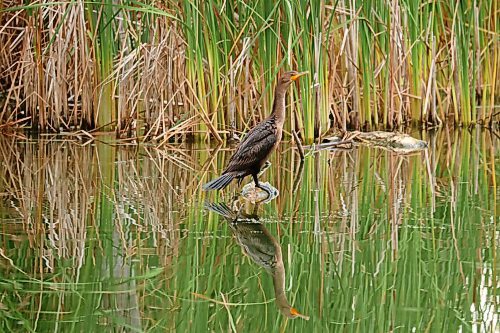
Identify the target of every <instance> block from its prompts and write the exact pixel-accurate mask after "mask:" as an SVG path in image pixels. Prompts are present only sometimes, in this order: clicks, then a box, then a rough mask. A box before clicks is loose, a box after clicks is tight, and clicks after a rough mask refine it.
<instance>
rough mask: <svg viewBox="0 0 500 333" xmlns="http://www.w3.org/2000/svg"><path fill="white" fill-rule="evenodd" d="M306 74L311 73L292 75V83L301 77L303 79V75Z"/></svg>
mask: <svg viewBox="0 0 500 333" xmlns="http://www.w3.org/2000/svg"><path fill="white" fill-rule="evenodd" d="M306 74H309V72H300V73H298V74H295V75H292V77H290V79H291V80H292V81H296V80H297V79H298V78H299V77H301V76H302V75H306Z"/></svg>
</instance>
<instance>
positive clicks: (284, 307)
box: [272, 249, 291, 313]
mask: <svg viewBox="0 0 500 333" xmlns="http://www.w3.org/2000/svg"><path fill="white" fill-rule="evenodd" d="M272 275H273V285H274V296H275V297H276V305H277V306H278V308H279V310H280V311H281V312H283V313H286V312H287V311H290V307H291V306H290V303H288V299H287V298H286V294H285V267H284V265H283V259H281V249H279V250H278V253H277V260H276V267H274V269H273V271H272Z"/></svg>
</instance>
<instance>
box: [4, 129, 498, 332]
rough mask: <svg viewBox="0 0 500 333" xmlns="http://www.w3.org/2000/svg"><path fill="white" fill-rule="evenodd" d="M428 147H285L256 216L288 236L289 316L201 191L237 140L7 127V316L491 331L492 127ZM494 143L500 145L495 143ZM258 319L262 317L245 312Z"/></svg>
mask: <svg viewBox="0 0 500 333" xmlns="http://www.w3.org/2000/svg"><path fill="white" fill-rule="evenodd" d="M414 135H415V136H420V135H422V137H423V139H425V140H426V141H428V142H429V149H428V150H426V151H424V152H421V153H418V154H412V155H397V154H395V153H392V152H389V151H385V150H381V149H373V148H362V147H361V148H357V149H354V150H352V151H321V152H316V153H314V154H312V155H309V156H307V157H306V159H305V161H304V162H303V163H301V161H300V158H299V156H298V154H297V153H296V150H295V149H294V148H293V147H292V146H290V145H287V144H284V145H283V146H282V147H281V148H280V150H279V151H278V152H277V154H276V155H275V156H274V157H273V159H272V163H273V165H272V168H269V169H268V170H267V171H266V173H264V175H263V176H262V179H263V181H270V182H272V183H273V185H274V186H275V187H277V188H278V189H279V190H280V196H278V197H277V198H276V199H275V200H274V201H272V202H271V203H270V204H268V205H264V206H260V207H258V211H257V212H258V215H259V216H260V219H261V221H262V222H263V223H264V224H265V226H266V228H267V229H268V230H269V232H270V233H271V234H272V235H273V237H275V238H276V239H277V240H278V241H279V243H280V245H281V248H282V252H283V260H284V266H285V271H286V286H287V289H286V293H287V297H288V299H289V301H290V302H291V303H292V304H293V305H294V306H295V307H297V308H298V309H299V310H300V311H301V312H302V313H304V314H306V315H308V316H310V317H311V320H309V321H303V320H300V319H296V320H293V321H291V320H287V319H286V318H285V317H283V316H281V315H280V314H279V311H278V310H277V308H276V307H275V305H274V300H273V298H274V293H273V287H272V281H271V279H270V277H269V275H268V274H266V272H265V271H263V270H262V269H260V268H259V267H257V266H256V265H255V264H253V263H252V261H251V260H250V259H249V258H247V257H245V256H244V255H243V254H242V251H241V248H240V246H239V245H237V244H236V242H235V241H234V239H233V237H232V234H231V231H230V230H229V228H228V227H227V225H226V224H225V222H224V221H222V220H221V219H220V218H219V217H218V216H217V215H216V214H213V213H208V212H206V211H204V210H203V204H204V202H205V201H206V200H208V201H226V202H230V200H231V197H232V192H233V191H235V190H236V188H235V187H234V186H232V187H231V188H229V189H228V191H225V192H219V193H210V194H209V195H207V194H206V193H204V192H202V191H201V188H200V184H201V183H203V182H204V181H206V180H208V179H210V178H212V176H213V174H214V173H217V172H218V171H220V170H221V169H222V166H223V165H224V164H225V162H226V161H227V159H228V158H229V156H230V153H231V148H230V147H224V146H218V145H211V146H202V145H189V144H183V145H181V146H179V145H177V146H167V147H165V149H162V150H158V149H155V148H153V147H147V146H146V147H141V148H137V147H135V146H132V145H129V146H116V145H114V144H105V143H103V142H102V141H106V139H105V138H101V140H99V142H94V143H88V144H82V143H81V142H80V141H76V140H75V141H67V140H66V141H61V140H57V139H55V138H49V137H44V138H43V139H42V140H40V141H32V140H28V139H23V140H19V139H8V138H1V139H0V140H1V141H0V154H1V155H0V156H1V159H0V161H2V162H1V163H2V168H0V199H1V200H0V219H1V222H2V223H1V226H2V232H1V233H0V249H1V252H0V258H1V259H0V271H1V279H0V295H1V298H0V299H1V303H0V304H1V307H2V311H0V325H1V327H2V329H4V330H8V331H37V332H39V331H54V330H56V331H65V332H67V331H70V332H71V331H77V332H79V331H82V330H90V331H96V330H99V329H105V330H108V329H110V328H113V329H117V330H122V329H124V330H130V331H137V332H143V331H151V332H154V331H158V330H160V331H164V330H179V331H201V330H206V329H207V328H208V329H209V330H221V329H222V330H232V331H255V330H261V331H276V330H280V331H282V330H287V331H297V332H303V331H389V330H391V329H395V328H399V329H402V330H404V331H410V330H413V329H415V330H416V331H424V330H429V331H436V330H438V331H440V330H445V331H486V332H494V331H495V329H496V327H498V312H497V310H496V309H498V303H499V301H500V299H499V296H498V265H497V263H498V258H497V253H498V245H499V244H498V225H497V223H498V209H499V207H498V202H499V201H498V195H499V190H498V187H497V178H496V175H498V174H499V169H498V168H499V155H498V150H497V149H496V147H498V139H497V138H495V137H494V136H492V135H491V134H490V133H489V132H483V131H477V130H472V131H470V132H469V131H455V132H453V131H451V132H445V131H441V132H437V133H421V134H419V133H414ZM495 140H496V142H495ZM250 323H251V324H250Z"/></svg>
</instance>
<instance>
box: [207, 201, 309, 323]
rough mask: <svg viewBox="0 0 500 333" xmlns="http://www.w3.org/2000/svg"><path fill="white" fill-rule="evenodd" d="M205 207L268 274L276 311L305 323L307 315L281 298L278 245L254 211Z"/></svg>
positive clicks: (282, 286) (219, 205) (216, 205)
mask: <svg viewBox="0 0 500 333" xmlns="http://www.w3.org/2000/svg"><path fill="white" fill-rule="evenodd" d="M205 207H206V208H207V209H209V210H211V211H213V212H216V213H217V214H220V215H222V216H223V217H224V218H225V219H226V220H227V222H228V223H229V226H230V227H231V230H232V231H233V233H234V235H235V236H236V239H237V241H238V244H239V245H240V246H241V247H242V248H243V250H244V252H245V253H246V254H247V255H248V256H249V257H250V259H252V260H253V261H254V262H255V263H256V264H257V265H259V266H261V267H263V268H264V269H265V270H266V271H267V272H269V273H270V274H271V275H272V277H273V284H274V293H275V297H276V304H277V306H278V308H279V310H280V312H281V313H282V314H283V315H285V316H287V317H288V318H292V319H293V318H297V317H301V318H304V319H306V320H309V317H308V316H305V315H303V314H301V313H299V311H297V309H295V308H293V307H292V306H291V305H290V304H289V303H288V300H287V298H286V295H285V267H284V265H283V257H282V254H281V246H280V244H279V243H278V242H277V241H276V239H274V237H273V236H271V234H270V233H269V231H268V230H267V229H266V228H265V227H264V225H263V224H262V223H260V222H259V220H258V216H257V215H256V214H255V212H256V209H254V212H253V213H252V214H249V215H247V214H242V213H240V212H235V211H232V210H231V209H230V208H229V207H228V206H227V205H226V204H225V203H207V204H206V205H205ZM255 208H257V206H255Z"/></svg>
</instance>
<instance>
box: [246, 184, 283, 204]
mask: <svg viewBox="0 0 500 333" xmlns="http://www.w3.org/2000/svg"><path fill="white" fill-rule="evenodd" d="M260 184H261V185H262V186H264V187H265V188H267V190H268V191H269V193H267V192H266V191H264V190H262V189H260V188H258V187H255V183H254V182H251V183H248V184H246V185H245V186H243V188H242V189H241V196H242V197H243V199H245V200H247V201H250V202H251V203H268V202H271V200H273V199H274V198H276V197H277V196H278V195H279V194H280V192H279V191H278V189H277V188H275V187H273V186H272V185H271V184H269V183H268V182H265V183H260Z"/></svg>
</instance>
